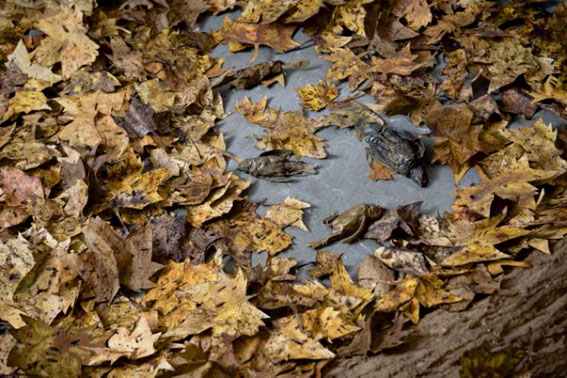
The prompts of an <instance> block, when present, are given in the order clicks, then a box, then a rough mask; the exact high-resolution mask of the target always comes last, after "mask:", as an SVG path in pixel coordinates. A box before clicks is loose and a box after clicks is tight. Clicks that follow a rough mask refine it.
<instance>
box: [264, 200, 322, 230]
mask: <svg viewBox="0 0 567 378" xmlns="http://www.w3.org/2000/svg"><path fill="white" fill-rule="evenodd" d="M310 207H311V205H309V204H308V203H306V202H302V201H300V200H298V199H296V198H293V197H286V198H285V199H284V200H283V202H282V203H281V204H279V205H272V206H270V207H269V208H268V210H267V211H266V218H267V219H270V220H272V221H274V222H276V223H277V224H278V225H279V226H281V227H287V226H294V227H297V228H300V229H302V230H304V231H309V230H308V229H307V226H306V225H305V224H304V223H303V219H302V218H303V209H308V208H310Z"/></svg>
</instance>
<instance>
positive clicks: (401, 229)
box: [0, 0, 567, 377]
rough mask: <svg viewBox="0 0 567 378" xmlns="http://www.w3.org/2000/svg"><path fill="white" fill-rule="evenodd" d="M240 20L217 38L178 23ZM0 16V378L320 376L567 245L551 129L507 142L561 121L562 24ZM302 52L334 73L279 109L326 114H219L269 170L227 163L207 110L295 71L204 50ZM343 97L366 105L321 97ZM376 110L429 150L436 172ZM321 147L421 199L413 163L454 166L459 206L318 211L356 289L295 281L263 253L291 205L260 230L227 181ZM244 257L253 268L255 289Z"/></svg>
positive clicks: (439, 15)
mask: <svg viewBox="0 0 567 378" xmlns="http://www.w3.org/2000/svg"><path fill="white" fill-rule="evenodd" d="M238 8H240V9H241V10H242V13H241V14H240V17H239V18H237V19H235V20H233V19H232V18H231V17H229V16H228V15H227V13H224V14H223V16H224V22H223V25H222V26H221V27H220V29H218V30H216V31H212V32H210V33H204V32H201V31H199V29H198V28H197V27H196V25H195V22H196V21H197V19H198V18H199V17H202V16H206V15H207V14H221V13H223V12H227V11H230V10H234V9H238ZM0 9H1V12H0V41H1V42H2V43H1V44H0V46H1V47H0V65H1V68H0V77H1V80H0V120H1V121H0V122H1V123H0V161H1V163H2V164H1V166H0V293H1V294H2V295H1V299H0V321H1V322H2V323H1V327H0V329H1V330H2V331H1V332H0V374H2V375H5V374H6V375H9V374H16V375H38V376H53V377H61V376H65V377H79V376H93V377H94V376H96V377H103V376H108V377H118V376H140V377H146V376H147V377H155V376H158V375H168V376H175V375H191V376H229V375H237V376H278V375H282V376H283V375H286V376H311V375H315V376H320V375H321V374H322V373H324V368H325V365H327V364H328V363H329V362H330V361H331V360H332V359H334V358H337V357H340V358H348V357H350V356H354V355H367V354H372V353H380V352H381V351H383V350H388V349H392V348H396V347H397V346H399V345H401V344H403V343H405V341H406V339H407V338H408V336H410V335H411V332H412V329H413V328H412V326H411V324H410V323H418V322H419V320H420V318H421V317H422V316H423V315H424V314H426V313H428V312H429V311H432V309H434V308H437V307H445V308H447V309H449V310H451V311H466V310H467V308H468V306H469V305H470V303H471V302H472V301H474V299H475V297H476V296H477V295H488V294H493V293H495V292H497V291H498V288H499V286H500V281H501V279H502V275H503V273H504V272H505V271H506V270H507V269H509V268H508V267H522V268H529V264H527V263H526V262H525V261H523V259H524V257H525V251H527V250H531V249H537V250H539V251H541V252H543V253H550V244H551V243H552V242H553V241H554V240H558V239H561V238H563V237H564V236H565V234H566V233H567V215H566V212H565V210H564V208H565V204H566V201H567V200H566V198H567V197H566V196H565V190H566V188H567V184H566V181H565V176H566V170H567V161H566V156H565V152H564V151H563V150H562V149H561V148H560V147H559V146H560V143H559V142H560V141H559V140H558V134H557V130H555V129H554V128H552V127H551V126H549V125H546V124H545V123H544V122H543V121H542V120H541V119H536V120H534V121H535V122H534V123H533V124H532V125H531V126H527V127H523V128H520V129H516V128H512V127H509V125H510V124H511V123H512V122H514V121H515V120H517V119H520V118H522V117H523V118H526V119H530V118H532V117H534V116H535V115H537V114H538V111H540V110H547V111H551V112H554V113H555V114H556V115H557V116H559V117H562V118H563V119H565V117H566V115H567V111H566V110H565V107H566V106H567V89H566V88H567V71H566V69H567V55H566V53H565V52H566V51H567V49H566V48H565V47H566V46H565V43H564V38H563V34H564V33H563V25H564V24H565V21H566V18H567V6H565V5H564V4H562V5H558V6H557V7H556V9H555V10H554V12H549V11H548V10H547V9H546V8H544V7H541V6H539V4H538V3H537V2H535V3H534V2H519V1H512V2H508V3H506V4H502V3H494V2H487V1H475V2H458V1H446V2H432V1H428V0H415V1H405V0H396V1H392V2H376V1H372V0H333V1H327V0H318V1H307V0H286V1H271V0H247V1H239V2H236V1H233V0H226V1H183V0H181V1H177V0H173V1H163V0H159V1H157V0H156V1H127V2H124V3H123V4H122V5H121V6H119V7H118V5H117V4H105V5H104V6H98V5H97V4H96V3H95V2H92V1H90V0H84V1H79V2H64V1H49V2H48V1H45V2H44V1H39V2H36V3H34V5H33V6H28V5H27V3H23V2H19V1H12V0H8V1H6V2H4V3H3V4H2V6H1V8H0ZM299 29H301V30H302V31H303V32H304V33H306V34H308V35H309V37H310V38H311V40H310V43H312V44H314V45H315V49H316V51H317V52H318V53H319V54H320V56H321V58H322V59H323V60H326V61H328V62H330V68H329V70H328V72H327V74H326V77H325V79H324V80H323V81H321V82H319V83H310V84H307V85H306V86H305V87H303V88H296V90H297V93H298V96H299V99H300V100H301V104H302V106H303V108H304V109H305V110H306V111H307V110H309V111H320V110H323V109H328V110H329V112H328V113H327V114H324V115H319V116H316V117H311V116H309V115H308V113H307V112H305V111H303V110H301V111H282V110H280V109H277V105H278V104H270V105H272V106H273V107H272V106H268V101H267V98H263V99H261V100H260V101H258V102H253V101H251V100H249V99H248V98H245V99H244V100H243V101H242V103H241V104H239V105H238V106H237V110H238V112H239V113H241V114H242V116H244V117H245V118H246V119H247V120H248V121H249V122H251V123H254V124H256V125H258V126H260V127H261V128H262V129H263V130H264V133H263V134H262V135H257V136H255V138H256V142H257V143H256V147H257V148H258V149H261V150H264V151H265V153H264V154H262V155H260V156H259V157H256V158H252V159H239V158H237V157H235V156H233V155H232V154H230V153H228V152H227V151H226V146H225V143H224V136H223V135H222V133H221V132H220V131H219V130H217V128H216V126H215V123H216V121H217V120H219V119H222V118H223V117H225V112H224V106H223V103H222V97H221V96H220V94H219V93H217V92H216V90H217V89H218V88H220V87H222V86H225V85H229V86H231V87H234V88H239V89H247V88H252V87H254V86H256V85H259V84H263V85H267V86H269V85H271V84H273V83H280V84H281V85H285V79H284V74H285V72H286V71H287V70H290V69H302V68H303V67H305V66H306V65H307V64H308V63H307V62H304V61H301V62H284V61H270V62H260V63H256V64H254V65H251V66H249V67H247V68H244V69H235V68H224V67H223V63H224V61H222V60H220V59H215V58H213V57H212V56H211V50H212V48H213V47H214V46H216V45H218V44H226V45H227V46H228V49H229V50H230V51H231V52H234V53H236V52H238V51H242V50H247V49H252V48H253V49H255V51H256V54H254V56H253V58H254V59H255V58H256V56H257V51H258V48H259V46H268V47H270V48H272V49H274V50H275V51H276V52H284V51H291V50H295V49H300V48H302V47H303V46H302V45H301V44H300V43H298V42H297V41H295V40H294V39H293V36H294V32H295V31H296V30H299ZM439 61H442V62H444V63H445V64H444V65H443V67H442V68H441V74H442V75H443V80H441V79H440V78H439V75H438V72H437V67H436V66H437V65H436V62H439ZM343 81H344V82H347V83H348V86H349V89H350V90H351V91H359V92H364V93H366V94H368V95H370V96H371V97H372V98H373V99H374V101H375V103H372V104H362V103H359V102H356V101H354V97H351V98H348V99H347V100H342V101H341V100H338V95H339V91H338V85H339V84H340V82H343ZM382 113H384V114H386V115H397V114H400V115H406V116H408V117H409V119H410V120H411V121H412V122H413V123H414V124H415V125H416V126H426V127H427V128H429V130H430V132H431V134H430V136H431V137H433V139H434V146H433V151H432V154H431V162H426V161H425V159H426V155H427V154H425V153H424V151H423V146H422V144H421V141H419V140H418V139H416V138H415V137H411V138H409V137H406V135H398V134H397V133H395V132H393V131H392V130H391V127H390V125H388V124H384V122H383V121H382V118H381V116H380V114H382ZM329 126H335V127H338V128H352V129H353V130H354V131H355V132H356V133H357V135H358V136H359V137H360V138H361V139H362V136H363V135H364V134H365V132H368V130H382V131H381V132H380V134H376V133H375V134H376V135H374V138H373V140H372V143H371V145H370V149H369V152H368V155H369V159H368V160H369V163H370V173H369V178H370V179H372V180H391V179H397V177H394V174H395V173H401V174H402V175H407V176H410V177H412V178H414V180H415V181H416V182H417V183H418V184H420V185H425V184H426V182H425V181H424V177H427V176H424V173H423V172H422V174H421V175H416V174H413V175H412V173H411V170H412V169H414V170H415V169H421V170H425V169H426V167H427V164H429V163H431V164H444V165H447V166H449V167H450V168H451V169H452V171H453V174H454V177H455V181H456V182H457V183H458V182H459V181H460V179H461V178H462V177H463V176H464V175H465V174H466V172H467V171H468V170H469V169H473V168H474V169H475V170H477V172H478V173H479V175H480V176H481V178H482V183H481V184H479V185H476V186H472V187H469V188H461V187H457V188H456V192H455V203H454V206H453V212H452V213H450V214H445V216H444V217H440V216H429V215H425V214H422V213H421V210H420V206H421V203H414V204H408V205H404V206H400V207H398V208H395V209H382V208H380V207H379V206H377V205H374V204H360V205H357V206H354V207H352V208H350V209H336V210H337V211H339V212H340V213H336V214H334V215H333V216H331V217H329V218H327V220H326V222H325V223H326V224H327V225H328V226H330V228H331V231H330V234H329V235H328V236H327V237H326V238H324V239H322V240H320V241H314V242H313V243H312V244H311V246H312V247H314V248H323V247H327V246H329V245H331V244H332V243H334V242H336V241H339V240H343V241H346V242H354V241H356V240H358V239H360V238H369V239H372V240H374V241H375V242H376V243H377V247H376V250H375V252H374V254H372V255H368V256H366V259H365V260H364V261H363V263H362V264H361V265H360V267H359V268H358V277H357V279H356V280H353V279H352V278H351V277H350V275H349V273H348V271H347V269H346V267H345V266H344V264H343V262H342V258H341V256H340V255H339V254H335V253H332V252H329V251H318V252H317V257H316V261H315V262H314V265H313V266H312V268H311V270H310V276H311V278H312V279H311V280H306V279H302V278H300V277H299V276H298V275H297V269H298V261H296V260H294V259H291V258H287V257H282V255H281V254H280V253H281V252H282V251H285V249H286V248H288V247H289V246H290V245H291V244H292V243H293V237H292V236H291V235H290V234H288V233H287V232H286V230H285V229H286V228H287V227H297V228H300V229H302V230H305V231H307V226H306V224H305V223H304V221H303V215H304V212H305V211H309V208H310V205H309V204H307V203H305V202H303V201H301V200H300V199H298V198H293V197H288V198H285V199H283V200H282V201H281V203H279V204H274V205H271V206H269V208H268V209H267V211H266V214H265V216H260V215H259V214H258V213H257V212H256V210H257V208H258V206H259V204H253V203H250V202H248V201H247V197H246V190H247V189H248V188H249V187H250V186H251V184H252V181H251V180H245V179H243V178H241V177H240V176H239V175H238V174H237V173H235V172H231V171H229V170H227V158H230V159H235V160H237V161H238V162H239V163H240V170H241V171H243V172H246V173H248V174H250V175H251V176H255V177H257V178H264V179H272V180H276V181H287V180H290V179H291V177H292V176H294V175H296V174H300V173H309V174H316V169H315V166H314V165H312V164H310V163H308V162H305V161H301V160H299V158H302V157H307V158H316V159H324V158H326V156H327V153H326V151H325V140H324V139H323V138H321V137H320V136H318V135H317V132H318V131H320V130H322V129H323V128H326V127H329ZM369 127H370V129H369ZM390 134H391V135H394V137H391V138H386V137H385V136H387V135H390ZM402 145H405V146H406V147H407V149H408V151H409V152H408V153H406V154H405V155H404V153H402V152H400V151H401V150H403V149H401V148H400V147H401V146H402ZM361 148H364V147H363V146H362V145H361ZM292 155H294V156H295V158H293V157H292ZM427 156H428V155H427ZM296 158H297V159H296ZM404 159H405V160H404ZM408 159H409V160H408ZM418 176H419V177H418ZM299 197H300V195H299ZM262 252H267V254H268V255H269V257H268V260H267V261H266V263H265V264H262V265H257V266H253V265H252V254H254V253H262ZM227 260H232V262H231V264H227V263H226V262H227ZM228 265H230V266H232V267H233V268H231V269H229V266H228ZM325 278H328V280H329V285H324V284H322V283H321V282H320V281H319V280H320V279H325ZM426 309H427V310H426ZM481 352H483V351H481ZM479 353H480V352H479ZM477 354H478V353H477ZM479 356H480V354H479ZM473 357H474V358H477V357H478V356H476V355H475V356H472V357H471V356H468V357H467V358H468V359H471V358H473ZM474 358H473V359H474ZM499 358H500V357H499ZM508 360H509V362H510V364H513V363H514V361H513V358H512V359H510V358H508ZM467 361H468V360H467ZM471 361H472V360H471ZM497 365H498V366H497V368H498V369H499V370H502V371H503V370H509V367H508V365H506V364H503V363H500V362H499V364H497ZM504 365H506V369H504V368H502V366H504ZM464 369H465V370H464V372H465V374H469V375H474V372H473V370H474V367H470V366H468V365H467V366H465V368H464Z"/></svg>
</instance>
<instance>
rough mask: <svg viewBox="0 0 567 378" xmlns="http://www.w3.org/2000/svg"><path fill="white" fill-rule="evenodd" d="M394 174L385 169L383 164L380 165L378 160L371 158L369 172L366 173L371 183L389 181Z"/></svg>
mask: <svg viewBox="0 0 567 378" xmlns="http://www.w3.org/2000/svg"><path fill="white" fill-rule="evenodd" d="M395 174H396V172H395V171H393V170H391V169H390V168H388V167H386V166H385V165H384V164H382V163H380V162H379V161H378V160H376V159H374V158H372V160H371V162H370V172H368V178H369V179H370V180H372V181H389V180H391V179H392V177H394V175H395Z"/></svg>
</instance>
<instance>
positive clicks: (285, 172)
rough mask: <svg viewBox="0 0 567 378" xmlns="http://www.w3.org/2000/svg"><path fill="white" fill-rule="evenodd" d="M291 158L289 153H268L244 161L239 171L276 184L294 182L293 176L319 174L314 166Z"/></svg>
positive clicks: (277, 151) (276, 151)
mask: <svg viewBox="0 0 567 378" xmlns="http://www.w3.org/2000/svg"><path fill="white" fill-rule="evenodd" d="M290 157H291V152H289V151H285V150H273V151H267V152H264V153H263V154H261V155H260V156H258V157H255V158H251V159H244V160H242V161H241V162H240V163H239V165H238V168H237V169H238V170H240V171H242V172H244V173H248V174H249V175H251V176H255V177H258V178H261V179H264V180H269V181H276V182H289V181H292V180H293V179H292V178H291V176H296V175H300V174H302V173H309V174H315V173H317V170H316V167H315V166H314V165H313V164H309V163H305V162H303V161H298V160H291V159H290Z"/></svg>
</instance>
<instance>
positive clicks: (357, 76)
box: [321, 47, 371, 92]
mask: <svg viewBox="0 0 567 378" xmlns="http://www.w3.org/2000/svg"><path fill="white" fill-rule="evenodd" d="M330 51H331V54H330V55H328V56H322V57H321V59H323V60H326V61H329V62H331V63H332V66H331V68H330V69H329V70H328V71H327V74H326V79H327V80H344V79H348V84H349V90H350V91H351V92H352V91H354V90H355V89H356V88H358V87H359V86H360V84H362V82H364V80H366V79H368V77H369V76H370V74H371V72H370V68H371V66H370V65H368V64H367V63H365V62H364V61H363V60H362V59H361V58H360V57H358V56H357V55H355V54H354V52H353V51H352V50H350V49H347V48H337V47H335V48H331V49H330Z"/></svg>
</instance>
